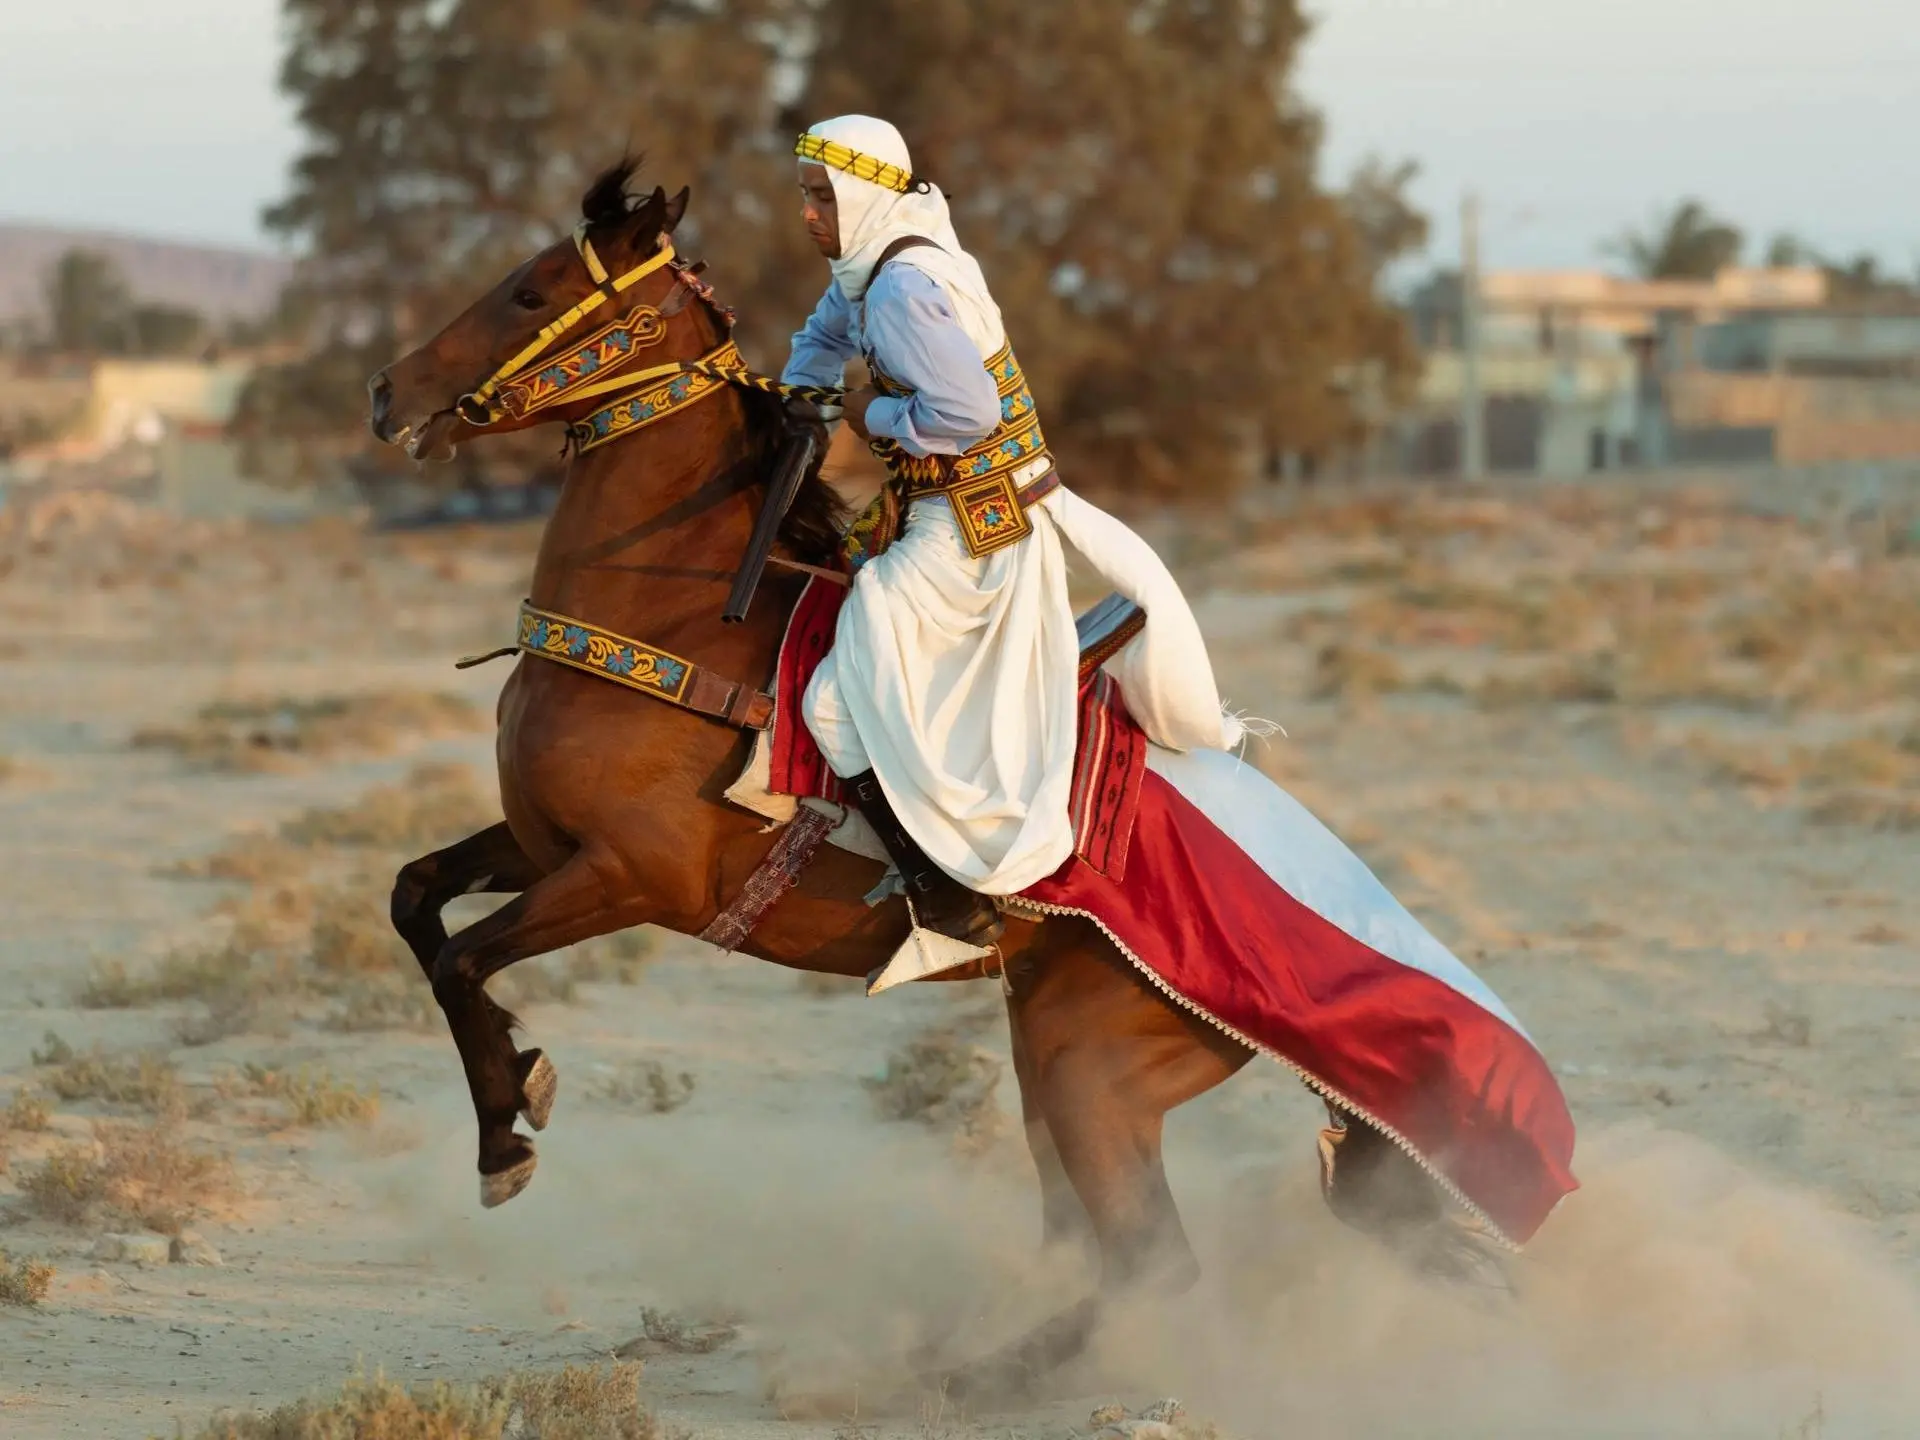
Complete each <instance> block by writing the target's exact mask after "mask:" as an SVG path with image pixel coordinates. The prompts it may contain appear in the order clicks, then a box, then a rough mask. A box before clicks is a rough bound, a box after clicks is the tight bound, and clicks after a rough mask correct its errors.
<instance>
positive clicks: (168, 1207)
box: [16, 1122, 233, 1235]
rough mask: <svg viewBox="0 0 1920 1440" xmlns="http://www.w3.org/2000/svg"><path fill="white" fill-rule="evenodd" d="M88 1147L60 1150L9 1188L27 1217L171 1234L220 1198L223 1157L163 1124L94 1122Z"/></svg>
mask: <svg viewBox="0 0 1920 1440" xmlns="http://www.w3.org/2000/svg"><path fill="white" fill-rule="evenodd" d="M93 1133H94V1144H93V1145H92V1146H79V1145H63V1146H61V1147H59V1148H58V1149H56V1150H54V1151H53V1152H52V1153H51V1154H50V1155H48V1156H47V1158H46V1159H45V1160H44V1161H42V1162H41V1163H40V1164H39V1165H38V1166H37V1167H35V1168H33V1169H29V1170H23V1171H22V1172H21V1173H20V1174H19V1176H18V1178H17V1181H16V1183H17V1184H18V1186H19V1189H20V1193H21V1195H22V1196H24V1197H25V1199H26V1201H27V1204H28V1206H29V1207H30V1208H31V1209H32V1211H33V1212H34V1213H35V1214H37V1215H40V1216H43V1217H44V1218H46V1219H49V1220H54V1221H57V1222H59V1223H61V1224H65V1225H86V1224H91V1223H95V1222H98V1221H101V1220H106V1221H110V1222H113V1223H120V1224H129V1225H136V1226H138V1227H140V1228H142V1229H145V1230H152V1231H155V1232H157V1233H159V1234H162V1235H177V1234H178V1233H179V1232H180V1230H181V1228H182V1227H183V1226H185V1225H186V1223H187V1222H188V1221H189V1220H191V1219H193V1218H194V1217H195V1216H196V1215H198V1214H199V1213H200V1212H201V1211H202V1210H203V1209H205V1207H206V1206H207V1205H208V1204H210V1203H212V1202H214V1201H215V1200H217V1199H219V1198H221V1197H223V1196H224V1195H226V1194H227V1193H228V1191H229V1190H230V1188H231V1185H232V1175H233V1172H232V1166H231V1164H230V1162H229V1161H228V1160H227V1159H226V1157H224V1156H221V1155H216V1154H214V1153H213V1152H211V1151H209V1150H205V1149H202V1148H199V1147H197V1146H195V1145H192V1144H190V1143H188V1142H187V1141H185V1140H183V1139H182V1138H181V1137H180V1134H179V1131H178V1129H177V1128H176V1127H175V1126H174V1125H172V1124H171V1123H168V1122H161V1123H157V1124H152V1125H129V1124H121V1123H102V1124H96V1125H95V1126H94V1130H93Z"/></svg>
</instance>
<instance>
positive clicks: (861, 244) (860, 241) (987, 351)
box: [807, 115, 1006, 359]
mask: <svg viewBox="0 0 1920 1440" xmlns="http://www.w3.org/2000/svg"><path fill="white" fill-rule="evenodd" d="M807 133H808V134H809V135H818V136H819V137H820V138H821V139H822V140H832V141H834V142H836V143H838V144H841V145H844V146H846V147H847V148H848V149H849V150H854V151H857V152H858V153H860V154H862V155H871V156H872V157H873V158H874V159H876V160H881V161H885V162H886V163H887V164H889V165H897V166H899V167H900V169H902V170H904V171H906V172H907V173H908V174H912V173H913V160H912V157H911V156H910V155H908V153H907V142H906V141H905V140H904V139H902V138H901V135H900V132H899V131H898V130H896V129H894V127H893V126H891V125H889V124H888V123H887V122H886V121H884V120H876V119H874V118H873V116H871V115H841V116H838V117H836V118H835V119H832V120H825V121H822V122H821V123H820V124H818V125H815V126H813V127H811V128H810V129H809V130H808V131H807ZM826 170H827V178H828V179H829V180H830V181H831V182H832V184H833V198H834V201H835V202H836V204H835V208H837V209H838V210H839V212H840V255H839V258H838V259H836V260H833V261H832V262H830V263H831V264H832V267H833V279H834V283H835V284H836V285H838V286H839V287H840V292H841V294H843V295H845V296H846V297H847V299H849V300H851V301H853V302H854V303H855V304H858V303H860V301H861V300H863V299H864V298H865V296H866V293H867V282H868V281H869V280H870V279H871V278H872V277H873V267H874V264H875V262H876V261H878V260H879V258H880V256H881V255H882V254H883V253H884V252H885V251H886V248H887V247H888V246H889V245H891V244H893V243H894V241H896V240H899V239H901V238H903V237H905V236H908V235H917V236H919V237H920V238H922V239H924V240H931V241H932V242H933V243H934V244H935V245H937V246H939V247H940V248H939V249H937V250H934V249H929V248H928V247H927V246H924V245H916V246H913V247H912V248H911V249H908V250H903V251H901V252H900V254H899V255H897V256H896V257H895V258H894V259H893V260H892V261H890V262H888V263H890V264H894V265H911V266H913V267H914V268H915V269H916V270H921V271H924V272H925V273H926V274H928V275H930V276H931V277H932V278H933V279H934V280H935V281H937V282H939V284H940V287H941V288H942V289H943V290H944V291H946V293H947V298H948V300H949V301H950V302H951V304H952V305H953V309H954V314H955V316H956V317H957V318H958V319H959V321H960V325H961V328H962V329H964V330H965V331H966V332H967V335H968V337H969V338H970V339H971V340H972V341H973V343H974V345H975V346H976V347H977V348H978V349H979V350H980V355H981V358H982V359H986V358H987V357H988V356H990V355H992V354H993V353H994V352H995V351H997V350H999V348H1000V347H1001V346H1002V345H1003V344H1005V343H1006V329H1005V327H1004V326H1003V325H1002V324H1001V320H1000V307H999V306H998V305H996V304H994V302H993V295H992V294H991V292H989V291H988V289H987V280H986V276H984V275H982V274H981V273H980V266H979V264H978V263H977V262H976V261H975V260H974V258H973V257H972V256H971V255H969V254H968V253H967V252H966V250H965V249H963V248H962V247H961V244H960V237H959V236H958V235H956V234H954V233H953V219H952V217H951V215H949V214H948V211H947V197H946V196H944V195H942V194H941V193H940V190H939V187H938V186H935V185H931V184H929V185H927V187H926V189H925V190H924V191H922V190H920V189H919V188H918V187H916V188H915V189H912V190H909V191H908V192H907V193H906V194H904V195H902V194H901V193H899V192H898V191H896V190H889V189H888V188H887V187H886V186H884V185H876V184H875V183H874V182H873V181H871V180H860V179H856V178H855V177H854V176H852V175H849V174H848V173H847V172H846V171H844V170H837V169H835V168H834V167H833V166H831V165H829V166H827V167H826Z"/></svg>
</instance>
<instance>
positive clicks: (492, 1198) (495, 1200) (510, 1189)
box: [480, 1145, 540, 1210]
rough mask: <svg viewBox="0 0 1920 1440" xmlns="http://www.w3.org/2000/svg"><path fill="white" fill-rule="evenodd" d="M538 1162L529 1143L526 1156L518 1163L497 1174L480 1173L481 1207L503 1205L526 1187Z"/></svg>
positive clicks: (537, 1157) (491, 1207) (488, 1207)
mask: <svg viewBox="0 0 1920 1440" xmlns="http://www.w3.org/2000/svg"><path fill="white" fill-rule="evenodd" d="M539 1163H540V1157H539V1156H537V1155H535V1154H534V1153H533V1147H532V1146H531V1145H529V1146H528V1147H527V1158H526V1159H524V1160H522V1161H521V1162H520V1163H519V1164H517V1165H511V1166H509V1167H508V1168H507V1169H505V1170H502V1171H500V1172H499V1173H498V1174H494V1175H482V1176H481V1177H480V1205H481V1208H483V1209H486V1210H491V1209H493V1208H494V1207H495V1206H496V1205H504V1204H506V1203H507V1201H509V1200H511V1199H513V1197H514V1196H516V1195H518V1194H519V1193H520V1192H521V1191H522V1190H524V1189H526V1188H527V1185H528V1184H529V1182H531V1181H532V1179H533V1169H534V1166H536V1165H538V1164H539Z"/></svg>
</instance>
